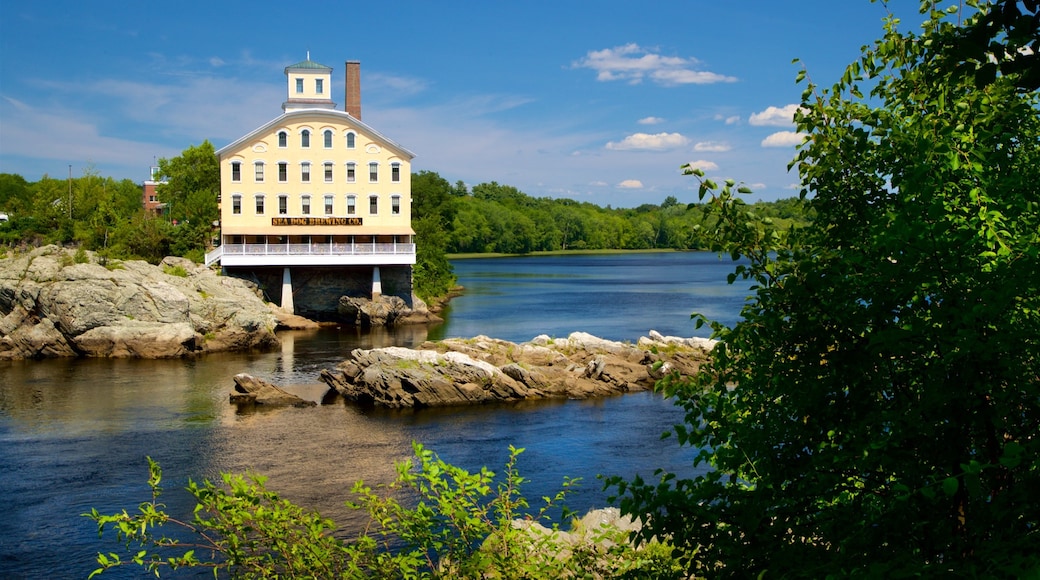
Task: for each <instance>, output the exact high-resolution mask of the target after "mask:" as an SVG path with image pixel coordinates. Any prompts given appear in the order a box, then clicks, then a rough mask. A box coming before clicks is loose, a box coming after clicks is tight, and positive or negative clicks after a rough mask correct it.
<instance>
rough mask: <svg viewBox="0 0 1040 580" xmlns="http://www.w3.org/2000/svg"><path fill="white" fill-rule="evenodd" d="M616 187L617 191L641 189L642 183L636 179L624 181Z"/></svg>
mask: <svg viewBox="0 0 1040 580" xmlns="http://www.w3.org/2000/svg"><path fill="white" fill-rule="evenodd" d="M617 186H618V188H619V189H643V182H642V181H639V180H638V179H626V180H624V181H622V182H621V183H619V184H617Z"/></svg>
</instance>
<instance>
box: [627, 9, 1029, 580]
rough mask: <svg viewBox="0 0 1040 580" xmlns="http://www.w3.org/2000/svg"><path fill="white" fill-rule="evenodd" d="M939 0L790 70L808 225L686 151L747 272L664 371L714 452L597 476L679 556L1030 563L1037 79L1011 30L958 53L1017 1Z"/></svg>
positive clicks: (938, 571) (918, 570)
mask: <svg viewBox="0 0 1040 580" xmlns="http://www.w3.org/2000/svg"><path fill="white" fill-rule="evenodd" d="M939 4H941V3H933V2H922V3H921V10H922V13H923V14H926V15H927V16H928V22H927V23H926V24H925V26H924V27H923V32H921V34H920V35H914V34H909V33H902V32H900V31H899V30H898V29H897V21H895V20H889V21H888V22H886V26H885V34H884V37H883V38H882V39H880V40H879V41H877V42H876V43H874V44H873V45H872V46H870V47H866V48H865V49H864V53H863V56H862V58H861V59H860V60H859V61H857V62H855V63H853V64H851V65H850V66H849V67H848V68H847V70H846V72H845V74H844V75H843V77H842V78H841V80H839V81H838V82H837V83H836V84H834V85H833V86H832V87H830V88H827V89H821V88H820V87H818V86H816V85H815V84H813V83H811V82H809V83H808V85H807V87H806V89H805V92H804V93H803V101H802V109H801V112H800V113H799V114H798V117H797V121H798V124H799V130H801V131H803V132H805V133H806V134H807V135H808V138H807V140H806V142H805V144H804V145H803V146H802V148H801V149H800V151H799V153H798V156H797V158H796V160H795V162H794V163H793V164H792V165H795V166H797V168H798V171H799V173H800V176H801V180H802V185H803V188H804V189H803V192H802V198H803V200H804V203H806V204H807V205H808V206H809V207H810V208H811V210H812V211H813V212H815V216H814V221H813V222H812V224H811V225H809V226H808V227H806V228H801V229H792V230H788V231H776V230H773V231H770V230H769V229H768V228H763V227H761V226H760V224H762V222H763V221H764V220H765V218H764V217H762V216H761V215H756V214H755V212H754V211H752V210H751V209H750V208H748V207H747V206H745V205H743V204H742V203H741V202H740V200H739V198H738V197H737V194H738V193H739V192H740V190H741V189H742V188H740V187H739V186H737V184H735V183H733V182H727V183H725V184H717V183H713V182H712V181H710V180H708V179H705V178H704V176H703V173H701V172H699V171H696V170H688V172H689V173H690V174H692V175H694V176H696V177H697V179H699V180H700V183H701V186H700V192H701V195H702V196H707V197H708V198H709V199H710V203H709V205H708V211H710V212H711V214H712V215H713V216H715V219H717V220H718V224H719V227H718V228H717V229H715V230H713V231H715V232H717V235H716V236H715V237H714V238H713V247H715V248H716V249H719V250H722V251H726V252H729V253H732V254H733V256H734V257H735V258H736V257H743V258H745V259H746V260H747V261H748V265H746V266H740V267H738V268H737V270H736V272H735V273H734V274H733V276H731V280H732V279H735V278H738V277H739V278H744V279H749V280H751V281H752V282H753V283H754V291H755V295H754V297H753V299H752V300H751V301H750V302H749V303H748V304H747V305H746V306H745V307H744V309H743V312H742V320H741V322H739V323H738V324H737V325H736V326H735V327H734V328H732V329H729V328H725V327H722V326H720V325H717V324H716V325H714V330H715V335H716V337H717V338H720V339H721V340H722V342H721V343H720V345H719V346H718V348H716V350H715V352H714V356H713V360H712V361H711V362H710V364H708V365H705V366H704V367H702V372H701V373H700V374H699V375H697V376H695V377H678V376H671V377H669V378H668V379H667V380H665V381H663V382H662V383H661V384H660V388H662V389H663V390H664V391H665V392H666V393H667V394H669V395H671V396H674V397H676V398H677V401H678V403H679V404H681V405H682V406H683V408H684V409H685V410H686V417H685V422H684V424H683V425H678V426H676V428H675V429H674V432H673V434H674V436H675V438H676V439H677V440H678V442H679V443H680V444H682V445H690V446H692V447H694V448H697V449H699V450H700V451H699V452H698V455H697V459H696V462H697V463H698V464H707V465H710V466H711V467H712V468H713V469H712V470H711V471H710V472H709V473H707V474H705V475H703V476H700V477H697V478H695V479H692V480H683V479H678V478H676V477H675V476H674V475H670V474H661V476H660V480H659V481H658V482H648V481H644V480H642V479H638V478H637V479H636V480H634V481H632V482H623V481H620V480H617V479H614V480H612V483H613V484H615V485H617V487H618V491H619V492H620V494H621V496H622V507H623V509H624V510H625V511H626V512H629V513H633V514H642V517H644V518H647V519H646V521H647V523H648V525H647V527H645V528H644V534H645V535H647V536H650V535H655V534H656V535H658V536H661V537H665V536H666V537H669V538H671V539H672V541H673V542H674V543H675V544H676V545H677V547H679V548H680V549H682V550H683V558H684V559H685V560H686V561H687V566H688V568H689V569H690V570H698V571H704V572H706V573H709V574H710V575H713V576H715V575H719V576H730V577H733V576H736V577H753V576H756V575H767V576H805V577H826V576H852V575H862V576H876V577H905V576H915V575H924V576H954V575H958V576H959V575H963V576H973V577H1023V576H1032V575H1035V574H1036V572H1037V570H1040V496H1038V495H1037V494H1036V491H1035V490H1037V489H1040V438H1038V437H1037V433H1038V432H1040V203H1038V199H1040V189H1038V184H1040V115H1038V114H1037V113H1038V98H1037V93H1036V87H1035V82H1030V81H1029V78H1026V77H1024V76H1022V75H1020V74H1019V73H1018V72H1016V69H1014V68H1013V67H1005V66H1003V65H1004V64H1006V63H1007V61H1006V60H1005V59H1010V60H1015V59H1016V57H1015V56H1014V55H1013V54H1012V52H1013V51H1008V52H1005V44H1008V48H1013V46H1014V45H1013V44H1011V43H1010V41H1009V40H1008V37H1007V36H1001V35H1000V34H995V35H991V36H989V37H987V42H985V45H986V46H987V47H988V49H987V50H988V51H989V57H986V58H976V59H974V60H971V59H966V58H964V57H963V56H962V55H960V53H958V52H957V51H958V50H959V49H958V46H959V45H958V42H957V39H960V38H964V37H965V36H969V37H972V38H974V36H973V35H975V34H978V33H979V32H980V31H982V32H983V33H985V34H990V32H987V31H992V30H998V29H994V28H992V27H988V28H987V27H986V26H985V23H987V22H992V21H993V18H994V11H998V10H999V11H1007V10H1008V9H1009V7H1011V6H1012V5H1015V4H1016V3H1014V2H1002V3H998V4H997V5H991V4H989V3H980V2H965V7H964V8H959V7H958V5H957V4H956V3H952V2H951V3H950V4H951V6H950V8H949V10H939V8H940V6H939ZM1022 6H1029V7H1031V8H1030V9H1031V10H1032V12H1033V14H1034V16H1033V17H1032V18H1033V19H1032V22H1036V16H1035V13H1036V9H1037V4H1036V3H1035V2H1033V3H1029V2H1027V3H1022V4H1021V5H1016V6H1014V7H1012V8H1013V10H1020V9H1021V7H1022ZM1034 40H1035V37H1034ZM991 63H996V64H997V65H998V66H996V67H990V64H991ZM994 71H995V72H994ZM1034 72H1035V71H1034ZM975 73H978V74H975ZM807 78H808V77H807V75H805V74H804V73H802V74H800V75H799V80H800V81H807ZM868 90H869V94H867V95H865V94H864V93H866V92H868ZM701 321H702V322H703V319H702V320H701Z"/></svg>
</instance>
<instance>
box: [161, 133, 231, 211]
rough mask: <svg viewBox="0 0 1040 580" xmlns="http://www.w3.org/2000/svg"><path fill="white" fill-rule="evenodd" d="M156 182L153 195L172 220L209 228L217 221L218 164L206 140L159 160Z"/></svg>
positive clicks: (210, 145) (211, 147) (214, 153)
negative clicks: (172, 156) (154, 194)
mask: <svg viewBox="0 0 1040 580" xmlns="http://www.w3.org/2000/svg"><path fill="white" fill-rule="evenodd" d="M159 179H160V180H161V181H162V182H161V183H160V184H159V185H158V186H157V187H156V195H158V197H159V201H161V202H163V203H165V204H167V212H168V215H169V218H170V219H171V220H177V221H178V222H185V221H186V222H188V223H189V224H191V223H194V224H205V225H206V226H207V227H208V225H209V224H210V223H211V222H213V221H214V220H216V219H218V217H219V216H218V215H217V195H218V194H219V193H220V164H219V162H218V161H217V156H216V152H215V151H214V149H213V145H212V144H211V143H210V142H209V141H208V140H207V141H203V142H202V143H201V144H200V145H197V146H196V145H191V146H189V147H188V148H187V149H185V150H184V151H182V152H181V154H180V155H179V156H178V157H174V158H173V159H166V158H165V157H164V158H162V159H159Z"/></svg>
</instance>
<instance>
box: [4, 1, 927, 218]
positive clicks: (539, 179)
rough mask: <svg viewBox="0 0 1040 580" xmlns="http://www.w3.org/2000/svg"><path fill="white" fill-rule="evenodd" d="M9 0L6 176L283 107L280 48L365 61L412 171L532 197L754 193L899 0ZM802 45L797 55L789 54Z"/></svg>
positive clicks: (154, 154)
mask: <svg viewBox="0 0 1040 580" xmlns="http://www.w3.org/2000/svg"><path fill="white" fill-rule="evenodd" d="M890 4H891V5H890V6H888V7H886V6H885V5H883V4H882V3H880V2H878V3H872V2H870V1H869V0H798V1H793V0H791V1H777V0H744V1H740V2H735V1H732V0H715V1H703V0H688V1H681V2H680V1H672V2H659V1H655V0H641V1H640V2H622V1H619V0H598V1H596V2H592V1H577V0H574V1H571V0H555V1H544V0H527V1H523V2H518V1H513V2H506V1H483V2H476V1H467V2H461V1H458V2H457V1H452V0H441V1H438V2H432V1H425V2H420V1H412V0H400V1H398V2H393V3H386V2H356V1H349V0H339V1H320V0H319V1H313V2H308V3H300V4H297V3H291V2H290V3H274V2H264V1H255V0H254V1H252V2H239V1H237V0H221V1H212V0H211V1H209V2H201V1H197V0H178V1H177V2H169V3H163V2H127V1H120V2H115V1H109V0H91V1H89V2H84V1H83V0H72V1H65V0H62V1H56V0H34V1H33V2H19V1H15V0H4V2H3V7H2V10H0V172H2V173H17V174H20V175H22V176H23V177H25V178H26V179H27V180H29V181H36V180H38V179H40V178H41V177H42V176H44V175H49V176H51V177H58V178H64V177H66V176H67V175H68V173H69V170H70V169H69V168H70V166H71V171H72V174H73V176H78V175H82V174H83V172H84V171H89V170H96V171H97V172H99V173H100V174H101V175H103V176H110V177H114V178H116V179H123V178H127V179H131V180H133V181H137V182H140V181H143V180H144V179H147V178H148V171H149V169H148V168H149V167H150V166H152V165H154V164H155V162H156V159H158V158H163V157H166V158H169V157H174V156H176V155H178V154H179V153H180V152H181V151H182V150H184V149H186V148H187V147H189V146H191V145H197V144H199V143H202V142H203V141H204V140H209V141H210V142H211V143H212V144H213V145H214V147H215V148H218V149H219V148H220V147H222V146H224V145H226V144H228V143H230V142H232V141H234V140H235V139H237V138H239V137H241V136H242V135H244V134H246V133H248V132H249V131H252V130H253V129H255V128H257V127H259V126H260V125H263V124H264V123H266V122H268V121H270V120H272V119H274V118H275V117H277V116H278V115H280V114H281V112H282V111H281V104H282V102H283V101H285V99H286V97H287V95H286V81H285V74H284V69H285V67H286V66H288V65H290V64H293V63H296V62H299V61H302V60H304V59H305V58H307V56H308V53H309V55H310V58H311V60H314V61H316V62H319V63H322V64H325V65H327V66H330V67H332V68H333V69H334V70H333V73H332V84H333V86H332V93H331V94H332V96H333V100H334V101H335V102H336V103H337V104H338V108H342V107H343V93H344V80H343V79H344V71H343V69H344V62H345V61H347V60H357V61H360V62H361V104H362V118H363V120H364V122H365V123H366V124H368V125H370V126H371V127H373V128H374V129H376V130H377V131H379V132H380V133H382V134H383V135H385V136H387V137H389V138H390V139H392V140H393V141H395V142H397V143H398V144H400V145H401V146H403V147H405V148H406V149H408V150H410V151H411V152H412V153H414V154H415V158H414V159H413V160H412V171H413V172H418V171H422V170H429V171H435V172H437V173H438V174H440V175H441V176H442V177H444V178H445V179H447V180H448V181H450V182H452V183H455V182H457V181H460V180H461V181H463V182H465V183H466V184H467V185H469V186H473V185H476V184H478V183H484V182H491V181H495V182H498V183H499V184H503V185H511V186H514V187H516V188H517V189H519V190H520V191H522V192H524V193H526V194H528V195H531V196H534V197H553V198H571V199H574V200H577V201H581V202H590V203H594V204H597V205H600V206H607V205H610V206H612V207H636V206H638V205H641V204H644V203H653V204H658V203H661V202H662V201H663V200H664V199H665V198H666V197H668V196H674V197H676V198H677V199H678V200H679V201H681V202H683V203H689V202H693V201H696V196H697V194H696V191H697V182H696V181H695V180H694V179H693V178H692V177H689V176H683V175H682V171H681V170H680V166H682V165H683V164H685V163H690V164H692V165H694V166H696V167H700V168H701V169H703V170H704V171H705V172H706V174H707V175H708V176H709V177H712V178H715V179H718V180H721V179H734V180H736V181H737V182H740V183H743V184H745V185H747V186H748V187H750V188H751V189H752V190H753V192H754V193H753V194H752V195H751V197H750V199H751V200H758V199H762V200H767V201H771V200H776V199H781V198H786V197H792V196H795V195H797V194H798V187H797V184H798V176H797V174H796V173H794V172H789V171H788V170H787V165H788V163H789V162H790V161H791V159H792V158H793V157H794V155H795V153H796V144H797V143H798V141H800V138H801V136H800V135H798V134H797V133H795V127H794V124H793V122H792V113H793V110H794V108H795V106H796V104H797V103H799V102H800V95H801V92H802V90H803V89H804V85H799V84H796V83H795V76H796V74H797V73H798V71H799V70H800V69H801V67H803V66H804V68H805V69H806V71H807V73H808V75H809V76H810V77H811V78H812V80H813V81H814V82H815V83H817V84H819V85H821V86H829V85H830V84H832V83H833V82H834V81H836V80H837V79H838V78H839V76H840V74H841V72H842V71H843V70H844V67H845V66H846V65H847V64H849V63H851V62H853V61H854V60H856V58H857V57H858V56H859V54H860V49H861V47H862V46H863V45H865V44H869V43H871V42H872V41H873V40H874V39H876V38H878V37H880V36H881V34H882V19H883V18H884V17H885V16H886V15H887V13H888V10H896V9H898V10H901V11H903V12H901V13H900V16H902V17H903V20H904V26H903V28H905V29H914V30H916V28H917V25H918V24H919V23H920V22H921V21H922V20H923V17H921V16H919V15H918V14H917V13H916V10H915V9H916V6H917V4H918V2H916V1H915V0H892V1H891V2H890ZM796 58H797V59H800V63H797V64H796V63H793V62H792V60H793V59H796Z"/></svg>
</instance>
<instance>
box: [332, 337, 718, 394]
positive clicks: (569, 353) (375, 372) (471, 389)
mask: <svg viewBox="0 0 1040 580" xmlns="http://www.w3.org/2000/svg"><path fill="white" fill-rule="evenodd" d="M707 355H708V353H707V351H705V350H703V349H702V348H700V346H690V345H686V344H679V343H671V342H668V343H666V342H661V341H656V340H654V339H646V340H640V342H639V344H638V345H631V344H627V343H621V342H615V341H610V340H604V339H601V338H598V337H595V336H592V335H589V334H586V333H580V332H576V333H573V334H571V335H570V336H569V337H567V338H565V339H555V340H554V339H550V338H548V337H546V336H544V335H543V336H539V337H536V338H535V339H534V340H532V341H531V342H529V343H522V344H516V343H512V342H509V341H504V340H500V339H493V338H489V337H487V336H477V337H474V338H470V339H458V338H455V339H446V340H441V341H436V342H425V343H423V344H421V345H420V346H419V347H418V348H416V349H410V348H402V347H387V348H377V349H367V350H366V349H355V350H354V351H352V352H351V355H350V358H349V359H347V360H346V361H344V362H342V363H340V364H339V365H337V366H336V368H335V369H324V370H322V371H321V379H322V381H324V382H325V383H326V384H328V385H329V386H330V387H332V388H333V389H335V390H336V392H338V393H339V394H340V395H342V396H343V397H345V398H347V399H348V400H351V401H355V402H358V403H362V404H371V405H376V406H382V407H390V408H407V407H441V406H450V405H470V404H479V403H489V402H515V401H520V400H524V399H545V398H588V397H600V396H607V395H615V394H620V393H626V392H632V391H642V390H646V389H649V388H651V387H653V385H654V382H655V381H656V380H657V379H658V378H659V376H660V375H659V374H658V373H657V369H659V368H662V367H664V366H665V365H667V368H669V369H671V370H675V371H678V372H680V373H685V374H691V373H694V372H696V371H697V368H698V367H699V365H700V364H701V363H702V362H703V361H705V360H706V359H707Z"/></svg>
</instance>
